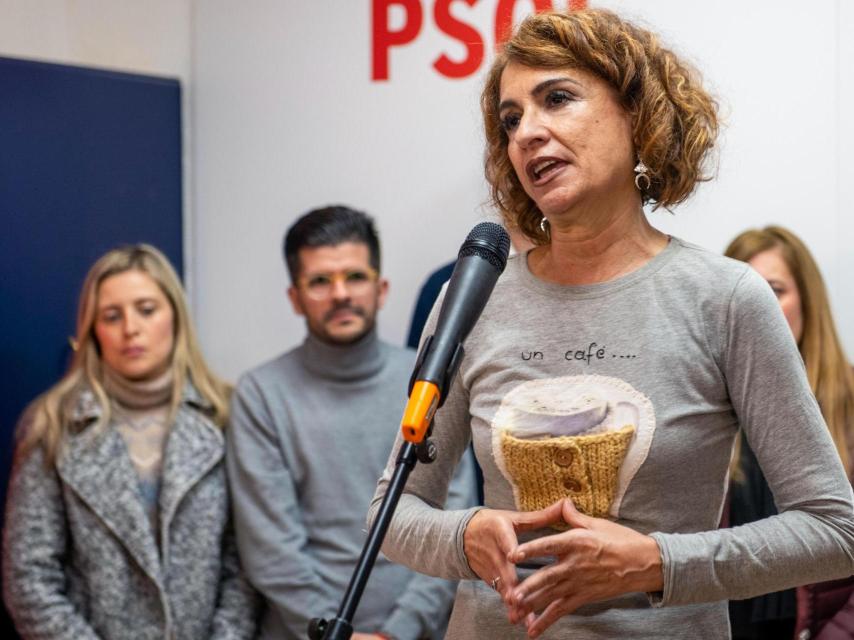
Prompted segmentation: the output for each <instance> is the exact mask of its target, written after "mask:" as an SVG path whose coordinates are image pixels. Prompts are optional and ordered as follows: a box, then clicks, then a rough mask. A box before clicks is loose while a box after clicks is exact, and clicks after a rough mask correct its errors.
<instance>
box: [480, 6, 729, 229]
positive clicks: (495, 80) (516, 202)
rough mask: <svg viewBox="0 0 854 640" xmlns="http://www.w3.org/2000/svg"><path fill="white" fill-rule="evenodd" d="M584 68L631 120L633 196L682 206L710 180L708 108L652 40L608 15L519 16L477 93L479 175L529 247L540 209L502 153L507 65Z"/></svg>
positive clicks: (692, 75) (703, 95) (692, 79)
mask: <svg viewBox="0 0 854 640" xmlns="http://www.w3.org/2000/svg"><path fill="white" fill-rule="evenodd" d="M511 62H513V63H517V64H521V65H524V66H526V67H539V68H564V67H572V68H576V69H584V70H586V71H589V72H591V73H593V74H595V75H596V76H598V77H599V78H602V79H603V80H604V81H605V82H607V83H608V84H609V85H610V86H611V87H612V88H613V89H614V90H615V91H616V93H617V95H618V96H619V100H620V102H621V104H622V106H623V108H624V109H626V110H627V111H628V113H630V114H631V115H632V118H633V133H632V135H633V143H634V147H635V149H636V151H637V155H638V158H639V159H642V160H643V162H644V164H645V165H646V166H647V167H648V169H649V173H648V175H649V178H650V184H649V188H648V189H646V190H645V191H644V192H643V194H642V198H643V201H644V202H654V207H653V208H658V207H659V206H664V207H665V208H669V207H671V206H674V205H676V204H679V203H680V202H682V201H684V200H685V199H686V198H687V197H688V196H689V195H690V194H691V192H692V191H693V190H694V188H695V187H696V186H697V183H698V182H703V181H707V180H710V179H711V175H708V174H707V173H706V171H705V164H706V157H707V155H708V153H709V151H710V150H711V149H712V147H713V146H714V143H715V139H716V137H717V133H718V117H717V102H716V101H715V100H714V99H713V98H712V97H711V96H710V95H709V94H708V93H707V92H706V91H705V90H704V89H703V87H702V86H701V85H700V80H699V74H698V73H697V72H696V70H695V69H693V68H692V67H690V66H689V65H687V64H686V63H684V62H682V61H681V60H679V59H678V58H677V57H676V55H675V54H674V53H673V52H672V51H670V50H668V49H666V48H664V47H663V46H662V45H661V43H660V42H659V40H658V37H657V36H656V35H655V34H653V33H651V32H649V31H647V30H645V29H642V28H640V27H638V26H636V25H634V24H631V23H629V22H627V21H625V20H623V19H622V18H620V17H619V16H618V15H616V14H615V13H613V12H611V11H607V10H603V9H585V10H580V11H571V12H568V13H557V12H546V13H540V14H536V15H532V16H530V17H528V18H527V19H526V20H524V21H523V22H522V24H521V25H520V26H519V28H518V30H517V31H516V33H515V34H514V35H513V37H512V38H511V39H510V40H509V41H508V42H507V43H506V44H505V45H504V48H503V50H502V51H501V53H499V55H498V57H497V58H496V60H495V62H494V63H493V65H492V68H491V69H490V71H489V74H488V75H487V78H486V84H485V86H484V88H483V93H482V94H481V110H482V112H483V122H484V129H485V132H486V160H485V168H486V178H487V180H488V181H489V184H490V187H491V196H492V201H493V203H494V204H495V205H496V206H497V208H498V209H499V211H500V212H501V214H502V215H503V216H504V218H505V220H506V222H507V223H508V224H509V225H511V226H516V227H518V228H519V229H520V230H521V231H522V232H523V233H524V234H525V235H527V236H528V237H530V238H531V239H532V240H534V242H536V243H538V244H545V243H547V242H548V235H547V234H546V233H545V232H544V231H542V230H541V229H540V221H541V220H542V217H543V215H542V213H541V212H540V210H539V208H538V207H537V205H536V203H535V202H534V201H533V200H532V199H531V198H530V197H529V196H528V194H527V193H525V190H524V189H523V188H522V184H521V183H520V182H519V179H518V177H517V176H516V172H515V171H514V170H513V165H512V164H511V163H510V158H509V157H508V154H507V145H508V137H507V133H506V132H505V131H504V129H503V127H502V125H501V118H500V117H499V111H498V104H499V100H500V90H501V75H502V73H503V71H504V69H505V67H506V66H507V65H508V64H509V63H511Z"/></svg>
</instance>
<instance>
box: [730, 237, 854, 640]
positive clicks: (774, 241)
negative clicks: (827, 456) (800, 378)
mask: <svg viewBox="0 0 854 640" xmlns="http://www.w3.org/2000/svg"><path fill="white" fill-rule="evenodd" d="M724 253H725V255H726V256H728V257H730V258H735V259H736V260H741V261H742V262H747V263H749V264H750V265H751V266H752V267H753V268H754V269H755V270H756V271H757V272H758V273H759V275H761V276H762V277H763V278H764V279H765V280H766V281H767V282H768V284H769V285H770V286H771V289H772V290H773V291H774V294H775V295H776V296H777V300H778V301H779V303H780V307H781V309H782V310H783V314H784V315H785V317H786V320H787V321H788V324H789V328H790V329H791V331H792V336H793V337H794V339H795V342H796V343H797V345H798V349H799V350H800V352H801V356H802V357H803V360H804V364H805V365H806V372H807V379H808V380H809V383H810V387H811V388H812V390H813V393H815V396H816V398H817V400H818V404H819V406H820V407H821V412H822V415H824V419H825V421H826V422H827V427H828V429H829V431H830V435H831V437H832V438H833V442H834V444H835V445H836V450H837V451H838V453H839V457H840V459H841V460H842V463H843V465H844V466H845V469H846V471H847V472H848V476H849V478H851V479H854V370H852V368H851V364H850V363H849V362H848V359H847V358H846V357H845V353H844V351H843V349H842V344H841V343H840V341H839V337H838V335H837V333H836V328H835V326H834V322H833V315H832V313H831V310H830V300H829V299H828V295H827V289H826V287H825V285H824V280H823V279H822V277H821V272H820V271H819V269H818V265H816V263H815V260H814V259H813V257H812V255H811V254H810V252H809V250H808V249H807V247H806V246H805V245H804V243H803V242H802V241H801V240H800V239H799V238H798V237H797V236H796V235H795V234H793V233H792V232H791V231H789V230H787V229H784V228H782V227H778V226H769V227H765V228H764V229H750V230H748V231H745V232H743V233H741V234H740V235H738V236H737V237H736V238H735V239H734V240H733V241H732V242H731V243H730V244H729V246H728V247H727V249H726V251H725V252H724ZM731 477H732V484H731V487H730V513H729V524H730V525H731V526H736V525H741V524H745V523H748V522H753V521H755V520H759V519H761V518H765V517H768V516H772V515H775V514H776V513H777V509H776V506H775V504H774V497H773V496H772V495H771V491H770V490H769V488H768V483H767V482H766V481H765V477H764V475H763V474H762V470H761V469H760V468H759V465H758V464H757V462H756V457H755V455H754V454H753V451H752V450H751V449H750V447H749V446H748V445H747V443H746V442H744V440H743V439H742V437H741V436H739V440H738V446H737V447H736V453H735V455H734V456H733V465H732V473H731ZM730 619H731V623H732V629H733V638H735V639H736V640H740V639H744V640H748V639H753V638H757V639H758V638H770V637H775V638H777V637H779V638H785V637H794V638H801V639H803V638H810V637H812V638H816V637H817V638H822V639H823V640H836V639H839V640H841V639H843V638H854V579H848V580H840V581H834V582H820V583H817V584H812V585H807V586H804V587H799V588H798V589H797V590H795V589H790V590H787V591H780V592H775V593H770V594H768V595H765V596H759V597H757V598H751V599H749V600H738V601H733V602H731V603H730Z"/></svg>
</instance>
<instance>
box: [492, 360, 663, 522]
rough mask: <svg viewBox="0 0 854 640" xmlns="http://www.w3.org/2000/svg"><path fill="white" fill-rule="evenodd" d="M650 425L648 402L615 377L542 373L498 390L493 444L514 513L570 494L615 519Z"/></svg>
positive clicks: (579, 504) (582, 506)
mask: <svg viewBox="0 0 854 640" xmlns="http://www.w3.org/2000/svg"><path fill="white" fill-rule="evenodd" d="M654 430H655V414H654V411H653V408H652V403H651V402H650V401H649V399H648V398H646V396H644V395H643V394H641V393H640V392H638V391H637V390H635V389H634V388H633V387H632V386H631V385H629V384H628V383H626V382H625V381H623V380H620V379H619V378H611V377H606V376H593V375H591V376H565V377H561V378H547V379H543V380H530V381H528V382H524V383H522V384H520V385H519V386H517V387H515V388H514V389H512V390H511V391H510V392H509V393H508V394H507V395H506V396H505V398H504V400H503V401H502V403H501V406H500V407H499V409H498V411H497V412H496V414H495V417H494V418H493V421H492V449H493V455H494V457H495V461H496V463H497V465H498V468H499V469H500V470H501V473H502V474H503V475H504V477H505V478H506V479H507V481H508V482H509V483H510V485H511V486H512V488H513V495H514V498H515V502H516V508H517V509H519V510H520V511H533V510H536V509H542V508H544V507H547V506H548V505H550V504H552V503H554V502H556V501H557V500H560V499H562V498H571V499H572V500H573V503H574V504H575V506H576V508H577V509H578V510H579V511H581V512H582V513H586V514H587V515H590V516H595V517H609V516H610V517H617V514H618V512H619V508H620V502H621V501H622V498H623V495H624V494H625V491H626V488H627V487H628V485H629V483H630V482H631V480H632V478H633V477H634V475H635V473H637V470H638V469H639V468H640V466H641V464H642V463H643V461H644V459H645V458H646V456H647V454H648V452H649V446H650V443H651V442H652V434H653V431H654ZM555 528H560V527H559V526H555Z"/></svg>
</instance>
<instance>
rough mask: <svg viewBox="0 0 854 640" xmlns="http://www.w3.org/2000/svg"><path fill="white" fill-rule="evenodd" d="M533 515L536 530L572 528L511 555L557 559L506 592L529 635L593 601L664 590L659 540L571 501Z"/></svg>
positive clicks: (511, 610)
mask: <svg viewBox="0 0 854 640" xmlns="http://www.w3.org/2000/svg"><path fill="white" fill-rule="evenodd" d="M528 515H529V516H530V517H531V518H532V519H531V520H530V521H529V522H530V523H531V525H532V526H531V528H539V527H543V526H546V525H548V524H553V523H556V522H566V523H567V524H568V525H569V526H570V527H572V528H571V529H570V530H569V531H564V532H563V533H556V534H554V535H550V536H545V537H542V538H539V539H537V540H532V541H531V542H526V543H525V544H521V545H518V546H517V547H516V548H514V549H512V550H511V551H510V553H508V555H507V559H508V560H509V561H511V562H514V563H519V562H524V561H525V560H527V559H529V558H542V557H546V556H552V557H554V558H556V561H555V562H554V563H553V564H550V565H549V566H547V567H544V568H542V569H540V570H538V571H536V572H535V573H533V574H532V575H530V576H528V577H527V578H526V579H525V580H524V581H522V583H521V584H519V585H518V586H515V587H514V588H513V589H510V590H508V591H505V592H504V600H505V602H506V604H507V607H508V610H509V618H510V621H511V622H513V623H515V622H520V621H523V620H524V621H525V623H526V625H527V627H528V636H529V637H531V638H536V637H537V636H538V635H540V634H541V633H542V632H543V631H545V630H546V629H547V628H548V627H550V626H551V625H552V624H554V622H555V621H557V620H558V619H559V618H560V617H561V616H564V615H566V614H568V613H571V612H572V611H575V610H576V609H577V608H578V607H580V606H581V605H583V604H586V603H588V602H596V601H599V600H606V599H608V598H612V597H614V596H618V595H620V594H623V593H633V592H650V591H661V589H662V588H663V584H664V577H663V574H662V568H661V554H660V550H659V548H658V543H657V542H656V541H655V540H654V539H653V538H650V537H649V536H646V535H643V534H641V533H638V532H637V531H634V530H632V529H629V528H628V527H623V526H621V525H618V524H616V523H614V522H611V521H610V520H604V519H602V518H592V517H590V516H585V515H583V514H581V513H579V512H578V510H577V509H576V508H575V506H574V505H573V504H572V501H571V500H569V499H564V500H561V501H559V502H556V503H554V504H553V505H551V506H550V507H548V508H546V509H543V510H542V511H537V512H531V513H529V514H528ZM502 576H503V574H502ZM535 612H537V613H535ZM532 614H533V615H532Z"/></svg>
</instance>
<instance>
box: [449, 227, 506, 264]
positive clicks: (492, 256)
mask: <svg viewBox="0 0 854 640" xmlns="http://www.w3.org/2000/svg"><path fill="white" fill-rule="evenodd" d="M509 252H510V236H509V235H508V234H507V231H506V230H505V229H504V227H502V226H501V225H500V224H495V223H494V222H481V223H480V224H477V225H475V227H474V228H473V229H472V230H471V231H470V232H469V234H468V236H467V237H466V240H465V242H463V246H462V247H460V253H459V256H458V257H459V258H465V257H466V256H471V255H476V256H478V257H480V258H483V259H484V260H486V261H487V262H489V264H491V265H492V266H493V267H495V268H496V269H498V272H499V273H501V272H502V271H504V267H505V266H507V254H508V253H509Z"/></svg>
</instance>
